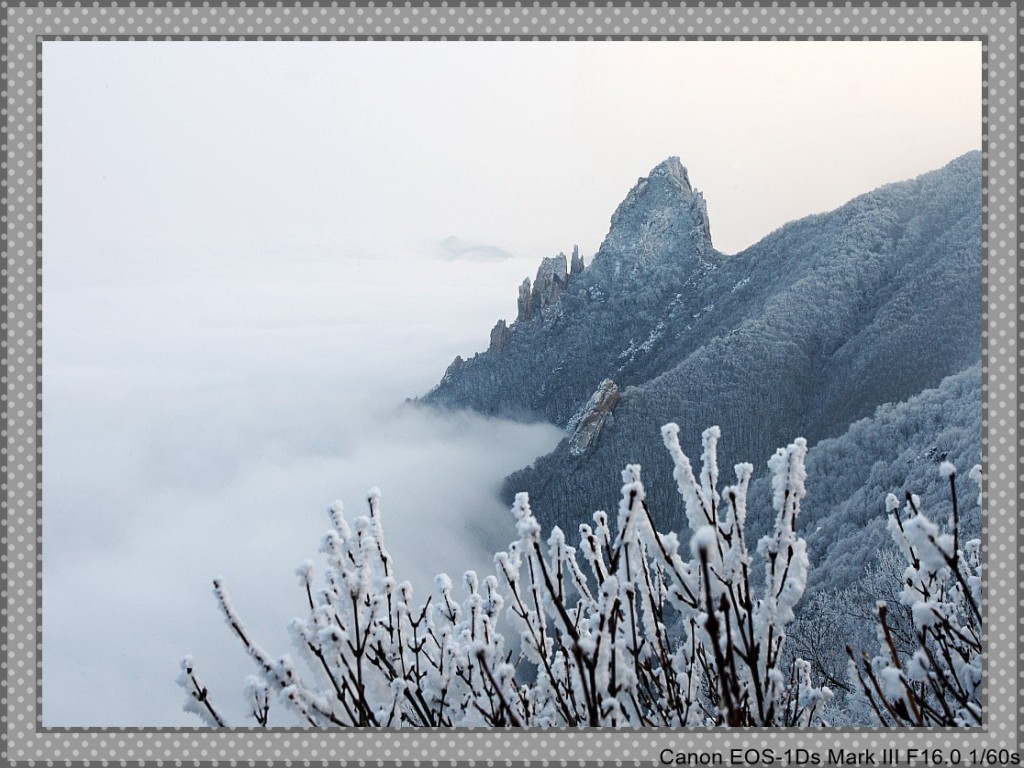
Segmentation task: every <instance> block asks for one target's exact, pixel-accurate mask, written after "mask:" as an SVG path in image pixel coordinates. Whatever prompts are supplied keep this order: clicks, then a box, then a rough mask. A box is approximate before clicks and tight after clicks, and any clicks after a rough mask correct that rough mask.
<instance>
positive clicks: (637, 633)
mask: <svg viewBox="0 0 1024 768" xmlns="http://www.w3.org/2000/svg"><path fill="white" fill-rule="evenodd" d="M677 434H678V427H677V426H676V425H674V424H669V425H667V426H666V427H664V428H663V430H662V436H663V439H664V443H665V446H666V447H667V448H668V451H669V453H670V455H671V457H672V461H673V464H674V467H675V470H674V476H675V479H676V483H677V485H678V489H679V492H680V494H681V495H682V497H683V501H684V506H685V511H686V518H687V520H688V524H689V533H690V546H689V553H688V554H686V553H684V551H683V549H682V543H681V541H680V538H679V536H678V535H677V534H676V533H668V534H663V533H659V532H658V531H657V528H656V522H655V521H656V518H657V511H655V510H652V509H650V508H649V506H648V504H647V502H646V494H645V491H644V486H643V484H642V482H641V480H640V467H639V466H637V465H629V466H627V467H626V469H625V470H624V471H623V473H622V479H623V485H622V498H621V501H620V503H619V509H618V514H617V516H616V521H615V524H614V526H612V525H611V524H610V522H609V517H608V515H607V514H606V513H604V512H597V513H595V514H594V516H593V524H592V525H591V524H583V525H581V526H580V528H579V533H580V537H579V542H578V545H577V546H576V547H572V546H569V544H568V543H567V541H566V537H565V535H564V533H563V532H562V531H561V529H559V528H557V527H556V528H554V529H553V530H552V531H551V533H550V534H549V535H548V536H547V537H546V538H545V537H544V535H543V533H542V530H541V526H540V524H539V523H538V522H537V519H536V518H535V517H534V515H533V513H532V511H531V509H530V503H529V499H528V497H527V495H526V494H520V495H519V496H517V497H516V500H515V504H514V506H513V510H512V512H513V514H514V516H515V519H516V533H517V538H516V540H515V541H513V542H512V544H511V545H510V546H509V547H508V549H507V550H506V551H503V552H499V553H498V554H497V555H495V558H494V562H495V566H496V574H495V575H490V576H487V577H486V578H485V579H484V580H483V581H482V582H481V581H480V579H479V578H478V576H477V575H476V574H475V573H473V572H469V573H466V574H465V575H464V577H463V579H462V584H461V587H460V591H461V593H462V596H461V599H460V598H457V597H456V596H455V592H456V588H455V586H454V585H453V583H452V581H451V580H450V579H449V578H448V577H447V576H445V575H441V576H438V577H437V579H436V582H435V593H434V595H432V596H431V597H430V598H429V599H428V600H427V601H426V602H425V603H423V604H416V603H415V602H414V600H413V595H412V589H411V587H410V585H409V584H408V582H402V583H398V582H397V581H396V578H395V574H394V564H393V563H392V561H391V557H390V555H389V554H388V552H387V549H386V548H385V546H384V535H383V531H382V528H381V519H380V497H379V493H378V492H376V491H371V493H370V496H369V514H368V515H367V516H362V517H358V518H356V519H355V521H354V522H353V523H352V525H351V526H350V525H349V524H348V522H347V521H346V520H345V518H344V516H343V514H342V508H341V505H340V503H336V504H335V505H334V506H332V507H331V509H330V518H331V523H332V527H331V530H330V531H329V532H328V533H327V535H326V537H325V539H324V541H323V545H322V547H321V551H322V552H323V553H324V555H325V556H326V560H327V563H326V566H327V567H326V570H325V573H324V579H323V586H322V587H319V588H316V587H314V578H313V565H312V563H310V562H306V563H304V564H303V565H302V566H300V567H299V569H298V570H297V573H298V575H299V582H300V585H301V586H302V588H303V589H304V590H305V593H306V598H307V602H308V605H309V615H308V616H307V617H306V618H305V619H294V620H293V621H292V623H291V625H290V629H291V632H292V637H293V640H294V644H295V646H296V649H297V651H298V655H299V657H301V659H302V660H303V661H304V668H303V669H300V667H299V665H298V664H296V663H295V661H293V660H292V658H291V657H290V656H288V655H284V656H281V657H278V658H273V657H271V656H270V655H269V654H267V653H266V652H265V651H264V650H263V649H262V648H261V647H260V646H259V645H257V644H256V642H255V640H254V639H253V638H252V637H251V636H250V635H249V633H248V631H247V630H246V629H245V626H244V624H243V623H242V621H241V619H240V618H239V617H238V615H237V614H236V612H235V610H234V609H233V607H232V605H231V602H230V599H229V597H228V594H227V591H226V589H225V587H224V585H223V584H221V583H220V582H215V584H214V589H215V593H216V596H217V599H218V601H219V603H220V607H221V610H222V612H223V614H224V616H225V619H226V620H227V622H228V624H229V626H230V627H231V629H232V631H233V632H234V633H235V634H236V635H237V636H238V637H239V639H240V640H241V641H242V643H243V645H244V646H245V648H246V650H247V652H248V653H249V655H250V656H251V657H252V658H253V660H254V661H255V662H256V664H257V667H258V669H259V677H251V678H249V680H248V681H247V685H246V694H245V695H246V699H247V701H249V702H250V704H251V706H252V713H253V716H254V717H255V718H256V720H257V722H258V723H259V724H261V725H264V726H265V725H266V724H267V720H268V710H269V706H270V699H271V696H270V693H271V692H275V693H276V694H277V698H278V699H279V700H280V701H281V702H282V703H283V704H284V705H285V706H286V707H287V708H288V709H290V710H291V711H292V712H293V713H295V714H297V715H298V716H299V717H300V718H301V719H302V720H303V721H304V722H306V723H308V724H309V725H311V726H316V727H322V726H332V725H334V726H376V727H397V726H402V725H412V726H433V727H450V726H532V727H549V726H604V727H615V726H673V727H680V726H712V725H728V726H780V727H786V726H807V725H810V724H812V723H815V722H816V719H817V716H818V715H819V714H820V712H821V709H822V708H823V706H824V705H825V704H827V703H828V701H829V699H830V698H831V692H830V690H829V689H828V688H817V687H814V686H813V684H812V683H811V674H810V669H811V666H810V664H808V663H807V662H804V661H802V660H800V659H792V660H788V661H784V656H783V647H784V643H785V640H786V626H787V624H789V623H790V622H791V621H792V620H793V607H794V605H795V604H796V602H797V601H798V600H799V599H800V597H801V595H802V593H803V591H804V587H805V585H806V578H807V571H808V567H809V563H808V558H807V552H806V545H805V543H804V541H803V539H801V538H800V537H798V536H797V535H796V520H797V516H798V514H799V511H800V500H801V499H802V498H803V496H804V479H805V472H804V456H805V454H806V443H805V441H803V440H802V439H800V440H797V441H795V442H794V443H793V444H792V445H790V446H789V447H788V448H785V449H780V450H779V451H778V452H777V453H776V455H775V456H774V457H773V458H772V459H771V460H770V461H769V466H770V468H771V471H772V475H773V481H772V488H773V495H774V508H775V524H774V527H773V529H772V530H771V531H770V532H769V533H768V534H767V535H766V536H764V537H763V538H762V539H761V540H760V541H759V542H758V544H757V548H756V556H755V554H754V553H752V552H750V551H749V549H748V545H747V542H746V540H745V538H744V523H745V519H746V514H747V488H748V484H749V481H750V477H751V474H752V472H753V467H752V466H751V465H750V464H739V465H737V466H736V468H735V471H736V478H737V479H736V483H735V484H734V485H731V486H728V487H726V488H724V489H722V490H721V491H720V490H719V488H718V466H717V443H718V439H719V430H718V428H717V427H712V428H710V429H708V430H706V431H705V432H704V435H703V445H704V452H703V457H702V464H703V466H702V469H701V472H700V475H699V477H697V476H695V475H694V473H693V470H692V469H691V465H690V461H689V459H688V458H687V457H686V455H685V454H684V453H683V451H682V450H681V448H680V446H679V441H678V437H677ZM755 562H757V564H756V565H755ZM755 567H760V568H762V569H763V572H764V578H763V579H762V580H761V584H762V586H761V587H760V589H755V588H754V586H753V583H752V581H753V580H752V578H751V576H752V573H753V569H754V568H755ZM508 631H513V632H516V633H517V635H518V637H515V636H511V637H513V638H514V642H513V641H509V642H506V639H505V636H504V633H505V632H508ZM186 667H187V674H186V673H183V674H182V676H181V677H180V678H179V683H180V684H181V685H182V686H183V687H184V688H185V690H186V693H187V694H188V698H187V706H186V708H187V709H189V710H190V711H196V712H198V713H199V714H200V715H202V716H204V718H205V719H206V721H207V723H208V724H210V725H221V724H222V721H221V720H220V718H219V716H218V715H216V714H215V712H214V710H213V707H212V704H211V703H210V701H209V697H208V695H207V692H206V690H205V688H203V687H202V686H201V684H200V683H199V682H198V680H197V679H196V677H195V675H194V673H193V671H192V669H193V665H192V662H191V660H187V661H186Z"/></svg>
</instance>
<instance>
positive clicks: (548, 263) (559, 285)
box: [533, 253, 569, 312]
mask: <svg viewBox="0 0 1024 768" xmlns="http://www.w3.org/2000/svg"><path fill="white" fill-rule="evenodd" d="M568 284H569V273H568V270H567V269H566V264H565V254H564V253H560V254H558V255H557V256H546V257H545V258H544V260H543V261H541V263H540V268H539V269H538V270H537V279H536V280H534V281H533V310H534V312H540V311H542V310H543V309H544V308H545V307H550V306H551V305H552V304H554V303H555V302H556V301H558V297H559V296H561V295H562V291H564V290H565V287H566V286H567V285H568Z"/></svg>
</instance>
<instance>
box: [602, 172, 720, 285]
mask: <svg viewBox="0 0 1024 768" xmlns="http://www.w3.org/2000/svg"><path fill="white" fill-rule="evenodd" d="M611 225H612V226H611V230H610V231H609V232H608V237H607V238H606V239H605V241H604V243H603V244H602V245H601V252H602V256H604V257H606V258H608V257H610V258H612V259H614V260H615V261H616V262H619V263H621V264H622V265H623V266H629V267H630V268H632V269H643V268H644V267H645V266H646V265H647V264H648V263H649V262H651V261H652V260H664V259H665V258H666V257H668V258H675V259H682V260H684V261H690V260H692V261H693V262H694V264H695V265H696V264H699V263H700V262H701V261H703V259H704V257H705V256H706V255H710V254H711V252H712V250H713V248H712V245H711V226H710V224H709V222H708V207H707V203H706V202H705V201H704V195H702V194H701V193H700V192H698V191H697V190H695V189H694V188H693V187H692V186H691V185H690V177H689V175H688V174H687V171H686V168H684V167H683V165H682V163H681V162H680V161H679V158H678V157H670V158H668V160H665V161H664V162H663V163H661V164H660V165H657V166H655V167H654V169H652V170H651V173H650V175H648V176H647V177H645V178H641V179H639V180H637V183H636V185H635V186H634V187H633V189H631V190H630V191H629V194H627V195H626V197H625V199H624V200H623V201H622V202H621V203H620V204H619V207H618V208H617V209H616V210H615V213H613V214H612V220H611ZM694 257H696V258H694Z"/></svg>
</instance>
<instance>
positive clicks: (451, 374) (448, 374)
mask: <svg viewBox="0 0 1024 768" xmlns="http://www.w3.org/2000/svg"><path fill="white" fill-rule="evenodd" d="M465 365H466V361H465V360H463V359H462V355H456V356H455V359H454V360H452V362H451V365H449V366H448V368H446V369H445V372H444V376H442V377H441V381H442V382H445V381H454V380H455V378H456V377H457V376H458V374H459V371H460V370H461V369H462V368H463V367H464V366H465Z"/></svg>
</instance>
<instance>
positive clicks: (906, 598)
mask: <svg viewBox="0 0 1024 768" xmlns="http://www.w3.org/2000/svg"><path fill="white" fill-rule="evenodd" d="M939 470H940V472H941V474H942V475H943V476H944V477H946V478H948V482H949V489H950V497H951V503H952V512H951V514H950V515H949V517H948V518H947V520H946V521H944V524H942V525H940V524H937V523H935V522H933V521H932V520H931V519H930V518H929V517H928V516H926V515H925V513H924V512H923V510H922V509H921V501H920V499H919V498H918V497H917V496H915V495H914V494H911V493H907V494H906V502H905V505H904V510H903V513H902V514H901V512H900V500H899V499H897V498H896V496H894V495H892V494H890V495H889V497H888V499H887V500H886V507H887V510H888V512H889V532H890V534H891V535H892V538H893V541H894V542H895V543H896V545H897V547H898V549H899V551H900V553H901V554H902V556H903V559H904V561H905V566H906V567H905V570H904V572H903V576H902V581H903V589H902V591H901V592H900V594H899V600H900V602H901V603H902V604H903V605H904V606H907V607H908V608H909V609H910V611H911V614H912V618H913V628H914V633H915V643H914V646H913V650H912V652H911V653H907V652H905V651H902V650H901V648H900V643H898V642H897V639H896V637H895V635H894V632H893V629H892V626H891V621H890V618H889V617H890V611H889V606H888V604H887V603H886V602H884V601H880V602H879V603H878V606H877V628H878V629H877V632H878V641H879V643H878V644H879V653H878V654H877V655H876V656H874V657H869V656H868V654H867V653H863V652H862V654H861V657H860V658H859V659H858V658H857V657H856V655H855V654H854V653H853V651H852V650H850V649H849V648H848V649H847V652H848V653H849V656H850V677H851V679H852V680H854V681H855V682H856V683H857V685H858V687H859V689H860V691H861V692H862V693H863V695H864V696H865V697H866V699H867V701H868V703H869V704H870V706H871V710H872V711H873V713H874V715H875V717H876V719H877V720H878V722H879V723H881V724H883V725H898V726H951V727H961V728H962V727H969V726H977V725H980V724H981V714H982V707H981V680H982V643H981V638H982V615H981V604H982V597H981V586H982V559H981V541H980V540H979V539H971V540H969V541H961V539H960V511H959V505H958V502H957V493H956V468H955V466H954V465H953V464H951V463H950V462H948V461H944V462H942V464H941V465H940V468H939ZM970 477H971V479H972V480H974V481H975V482H977V483H978V485H979V487H980V486H981V477H982V475H981V467H980V465H976V466H975V467H974V468H973V469H972V470H971V473H970ZM978 505H979V506H980V505H981V493H980V492H979V494H978Z"/></svg>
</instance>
